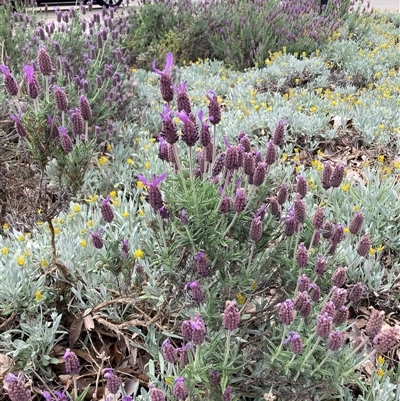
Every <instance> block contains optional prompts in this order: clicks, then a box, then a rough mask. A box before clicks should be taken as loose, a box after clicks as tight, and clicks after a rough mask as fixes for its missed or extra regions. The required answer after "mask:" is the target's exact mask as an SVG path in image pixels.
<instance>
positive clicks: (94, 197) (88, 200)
mask: <svg viewBox="0 0 400 401" xmlns="http://www.w3.org/2000/svg"><path fill="white" fill-rule="evenodd" d="M97 198H98V196H97V195H92V196H91V197H90V198H86V199H85V201H86V202H88V203H93V202H96V201H97Z"/></svg>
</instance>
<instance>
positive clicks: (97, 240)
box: [89, 228, 104, 249]
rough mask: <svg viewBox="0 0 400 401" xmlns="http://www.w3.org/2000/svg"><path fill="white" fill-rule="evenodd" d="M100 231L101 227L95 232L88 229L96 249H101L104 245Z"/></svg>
mask: <svg viewBox="0 0 400 401" xmlns="http://www.w3.org/2000/svg"><path fill="white" fill-rule="evenodd" d="M102 232H103V230H102V229H101V228H100V229H99V230H97V231H96V232H92V231H89V234H90V237H91V239H92V244H93V246H94V247H95V248H97V249H101V248H103V246H104V242H103V238H101V233H102Z"/></svg>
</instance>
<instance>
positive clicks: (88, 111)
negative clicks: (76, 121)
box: [79, 95, 93, 121]
mask: <svg viewBox="0 0 400 401" xmlns="http://www.w3.org/2000/svg"><path fill="white" fill-rule="evenodd" d="M79 110H80V111H81V115H82V118H83V119H84V121H89V120H90V119H91V118H92V115H93V113H92V108H91V107H90V104H89V102H88V100H87V98H86V97H85V96H83V95H82V96H81V97H80V98H79Z"/></svg>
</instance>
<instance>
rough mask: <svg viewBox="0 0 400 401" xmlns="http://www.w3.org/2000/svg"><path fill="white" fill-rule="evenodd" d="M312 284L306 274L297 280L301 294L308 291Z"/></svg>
mask: <svg viewBox="0 0 400 401" xmlns="http://www.w3.org/2000/svg"><path fill="white" fill-rule="evenodd" d="M310 282H311V281H310V279H309V277H308V276H307V275H306V274H302V275H301V276H300V277H299V278H298V280H297V290H298V291H299V292H303V291H308V289H309V288H310Z"/></svg>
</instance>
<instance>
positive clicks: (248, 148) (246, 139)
mask: <svg viewBox="0 0 400 401" xmlns="http://www.w3.org/2000/svg"><path fill="white" fill-rule="evenodd" d="M242 132H243V131H242ZM239 143H240V145H242V147H243V150H244V152H245V153H250V152H251V144H250V139H249V137H248V136H247V135H246V134H244V135H243V136H242V137H241V138H240V139H239Z"/></svg>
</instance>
